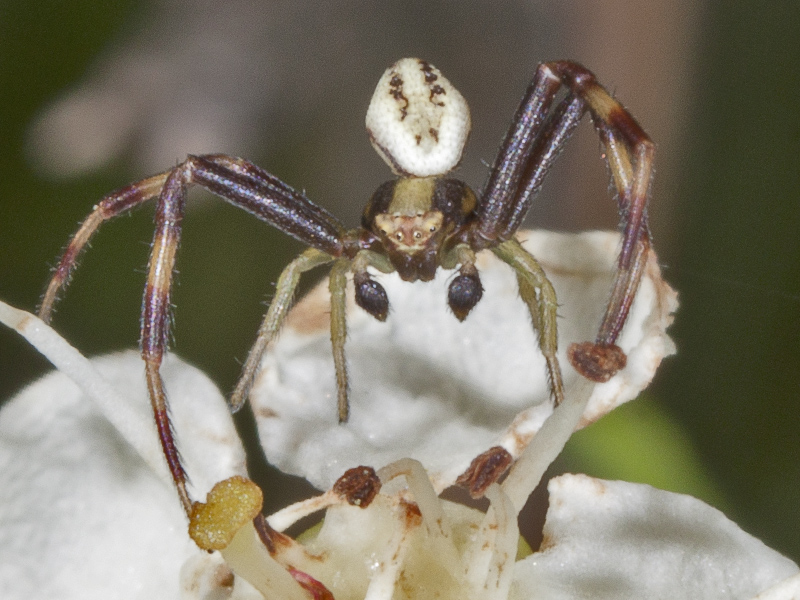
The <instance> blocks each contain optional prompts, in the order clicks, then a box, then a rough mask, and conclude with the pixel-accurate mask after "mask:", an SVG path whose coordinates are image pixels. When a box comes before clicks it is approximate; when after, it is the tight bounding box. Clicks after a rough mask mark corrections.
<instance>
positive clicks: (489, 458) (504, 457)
mask: <svg viewBox="0 0 800 600" xmlns="http://www.w3.org/2000/svg"><path fill="white" fill-rule="evenodd" d="M513 461H514V459H513V458H512V456H511V454H510V453H509V452H508V450H506V449H505V448H503V447H502V446H493V447H492V448H489V449H488V450H487V451H486V452H484V453H482V454H480V455H478V456H476V457H475V458H474V459H473V461H472V462H471V463H470V465H469V467H468V468H467V470H466V471H464V472H463V473H462V474H461V475H459V477H458V479H456V483H457V484H458V485H460V486H462V487H464V488H466V489H467V491H468V492H469V495H470V496H472V497H473V498H481V497H483V495H484V494H485V493H486V490H487V489H489V486H490V485H492V484H493V483H495V482H496V481H497V480H499V479H500V478H501V477H502V476H503V473H505V472H506V471H507V470H508V467H510V466H511V463H512V462H513Z"/></svg>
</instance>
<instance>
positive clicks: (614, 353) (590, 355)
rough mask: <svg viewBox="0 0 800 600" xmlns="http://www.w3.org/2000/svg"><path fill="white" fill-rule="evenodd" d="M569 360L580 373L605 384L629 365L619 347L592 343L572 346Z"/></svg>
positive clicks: (569, 350)
mask: <svg viewBox="0 0 800 600" xmlns="http://www.w3.org/2000/svg"><path fill="white" fill-rule="evenodd" d="M567 358H568V359H569V362H570V364H571V365H572V366H573V367H574V368H575V370H576V371H577V372H578V373H580V374H581V375H583V376H584V377H586V379H589V380H590V381H595V382H597V383H605V382H606V381H608V380H609V379H611V378H612V377H613V376H614V375H616V374H617V372H619V371H620V370H621V369H624V368H625V365H626V364H627V363H628V357H627V356H625V353H624V352H623V351H622V348H620V347H619V346H617V345H615V344H608V345H604V344H594V343H592V342H581V343H579V344H570V346H569V349H568V350H567Z"/></svg>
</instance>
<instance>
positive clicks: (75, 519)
mask: <svg viewBox="0 0 800 600" xmlns="http://www.w3.org/2000/svg"><path fill="white" fill-rule="evenodd" d="M91 362H92V366H93V367H94V369H96V371H97V372H98V373H99V375H100V376H102V378H104V379H105V381H106V384H107V385H110V386H111V387H112V388H113V389H115V390H116V391H117V393H118V394H119V395H120V396H122V397H126V398H128V399H129V400H130V403H131V408H132V409H133V411H134V413H137V412H138V413H141V415H142V416H143V417H144V416H145V415H149V413H150V405H149V401H148V399H147V393H146V390H145V384H144V376H143V367H142V361H141V358H140V357H139V356H138V354H137V353H135V352H126V353H121V354H116V355H111V356H108V357H104V358H98V359H94V360H93V361H91ZM163 374H164V377H165V380H166V385H167V390H168V393H169V395H170V400H171V408H172V414H173V417H174V424H175V430H176V432H177V437H178V440H179V446H180V448H181V449H182V452H183V456H184V458H185V460H186V465H187V468H188V471H189V473H190V475H191V477H192V478H193V480H194V482H195V484H196V488H199V489H200V490H201V492H202V491H204V488H205V487H206V486H208V485H210V483H213V482H214V481H216V480H217V479H219V478H221V477H223V476H227V475H226V474H234V473H241V472H243V471H244V454H243V451H242V448H241V445H240V443H239V440H238V437H237V436H236V432H235V429H234V428H233V424H232V422H231V420H230V416H229V415H228V414H227V410H226V408H225V402H224V399H223V398H222V396H221V394H220V393H219V391H218V390H217V389H216V387H215V386H214V385H213V384H212V383H211V382H210V381H209V380H208V378H206V377H205V375H203V374H202V373H201V372H199V371H198V370H197V369H195V368H193V367H190V366H188V365H186V364H185V363H182V362H181V361H180V360H178V359H177V358H174V357H170V358H168V359H167V360H166V362H165V365H164V368H163ZM146 422H147V424H148V425H147V426H148V427H149V428H150V429H151V430H152V429H154V426H153V424H152V418H151V417H149V416H148V418H147V420H146ZM151 435H152V437H151V439H152V440H153V442H154V443H156V444H157V438H156V436H155V435H154V432H151ZM186 527H187V525H186V518H185V516H184V514H183V511H182V510H181V507H180V504H179V502H178V499H177V495H176V492H175V490H174V489H173V488H172V485H171V484H169V483H166V482H164V481H163V480H162V479H161V478H160V477H159V476H158V475H157V474H156V473H155V472H154V471H153V469H152V468H151V467H149V466H148V465H147V463H146V462H145V461H144V460H142V458H141V457H140V455H139V454H138V453H137V452H136V451H135V450H134V449H133V447H132V446H130V445H129V444H128V443H127V442H126V441H125V439H124V438H123V437H122V436H121V435H120V434H119V432H118V431H117V430H116V429H115V428H114V426H112V425H111V423H110V422H109V421H108V420H107V419H106V418H105V417H104V416H103V414H102V413H101V412H100V410H99V409H98V407H97V405H96V404H95V402H94V401H93V399H92V398H90V397H87V395H86V394H85V393H84V392H83V391H82V390H81V388H79V387H78V385H76V384H75V383H74V382H73V381H72V380H70V379H69V378H68V377H67V376H66V375H64V374H63V373H60V372H55V373H51V374H50V375H47V376H46V377H44V378H42V379H41V380H39V381H38V382H36V383H34V384H32V385H31V386H29V387H28V388H26V389H25V390H23V391H22V392H21V393H20V394H19V395H18V396H17V397H16V398H14V399H12V400H11V401H10V402H9V403H8V404H7V405H6V406H5V407H4V408H3V410H2V411H1V412H0V590H3V593H2V597H3V599H4V600H6V599H9V600H14V599H17V598H19V599H23V598H25V599H28V598H60V599H70V598H75V599H78V598H80V599H87V598H98V599H99V598H104V599H105V598H143V599H144V598H148V599H150V598H177V597H178V596H179V571H180V569H181V565H182V564H183V562H184V561H185V560H187V559H188V558H189V557H191V556H195V555H196V554H197V553H199V550H198V549H197V548H196V547H195V546H194V544H193V542H192V541H191V540H190V539H189V537H188V535H187V531H186Z"/></svg>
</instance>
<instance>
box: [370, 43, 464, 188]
mask: <svg viewBox="0 0 800 600" xmlns="http://www.w3.org/2000/svg"><path fill="white" fill-rule="evenodd" d="M469 130H470V118H469V107H468V106H467V102H466V100H464V97H463V96H462V95H461V94H460V93H459V92H458V90H457V89H456V88H455V87H453V84H451V83H450V82H449V81H448V80H447V79H445V78H444V76H443V75H442V74H441V72H440V71H439V69H437V68H436V67H434V66H433V65H431V64H430V63H428V62H425V61H424V60H420V59H418V58H404V59H402V60H399V61H397V62H396V63H395V64H393V65H392V66H391V67H389V68H388V69H387V70H386V72H385V73H384V74H383V77H381V79H380V81H379V82H378V87H377V88H376V89H375V94H374V95H373V96H372V101H371V102H370V104H369V108H368V109H367V133H368V134H369V138H370V141H371V142H372V145H373V146H374V147H375V150H376V151H377V152H378V154H380V155H381V157H382V158H383V159H384V160H385V161H386V163H387V164H388V165H389V167H391V169H392V171H394V173H396V174H397V175H406V176H409V175H410V176H414V177H429V176H432V175H444V174H445V173H447V172H448V171H450V170H451V169H453V167H455V166H456V165H457V164H458V162H459V161H460V160H461V153H462V151H463V150H464V144H465V143H466V141H467V136H468V135H469Z"/></svg>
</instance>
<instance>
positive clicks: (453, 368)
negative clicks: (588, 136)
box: [251, 232, 676, 490]
mask: <svg viewBox="0 0 800 600" xmlns="http://www.w3.org/2000/svg"><path fill="white" fill-rule="evenodd" d="M520 237H522V238H524V244H525V246H526V247H527V248H528V249H529V250H531V252H532V253H533V254H534V256H536V257H537V258H538V260H539V261H540V262H541V263H542V265H543V266H544V268H545V270H546V271H548V273H549V276H550V277H551V279H552V281H553V284H554V286H555V288H556V292H557V293H558V298H559V304H560V308H559V315H560V316H561V318H560V319H559V327H560V330H559V339H560V343H559V348H560V354H559V358H560V360H561V366H562V370H563V371H564V379H565V382H566V384H567V387H568V390H569V388H570V387H571V386H572V385H574V384H575V383H576V382H577V381H578V377H579V376H578V375H577V373H575V372H574V371H573V369H572V368H571V367H570V366H569V364H568V362H567V360H566V356H565V352H566V348H567V347H568V345H569V343H570V342H577V341H585V340H592V339H594V337H595V335H596V332H597V327H598V326H599V323H600V319H601V317H602V314H603V311H604V310H605V304H606V301H607V299H608V294H609V289H610V286H611V278H612V276H613V273H614V269H615V264H616V254H617V250H618V246H619V236H618V235H617V234H615V233H606V232H593V233H588V234H582V235H566V234H555V233H547V232H524V233H522V234H521V236H520ZM479 258H480V261H479V265H478V266H479V269H480V272H481V277H482V280H483V285H484V288H485V293H484V296H483V300H481V302H480V303H479V304H478V306H477V307H476V308H475V309H474V310H473V312H472V313H471V314H470V315H469V317H468V318H467V320H466V321H465V322H464V323H459V322H458V321H457V320H456V319H455V318H454V317H453V315H452V314H450V312H449V309H448V308H447V285H448V279H449V277H450V276H451V274H452V273H448V272H441V271H440V273H439V275H438V276H437V278H436V280H435V281H433V282H429V283H413V284H412V283H407V282H402V281H400V280H399V278H398V277H397V276H395V275H392V276H377V279H379V280H380V281H381V283H382V284H383V285H384V286H385V287H386V290H387V293H388V295H389V300H390V303H391V311H390V315H389V318H388V319H387V321H386V322H385V323H379V322H378V321H376V320H375V319H373V318H372V317H370V316H369V315H368V314H366V313H365V312H364V311H362V310H361V309H358V308H357V307H355V305H354V304H353V303H352V301H351V303H350V304H351V306H350V308H349V310H348V339H347V345H346V352H347V356H348V361H349V367H350V370H349V374H350V386H351V394H350V399H351V410H350V421H349V422H348V423H346V424H344V425H339V424H338V422H337V413H336V387H335V377H334V371H333V361H332V359H331V350H330V341H329V339H330V334H329V331H328V323H329V321H328V313H329V294H328V292H327V287H326V284H321V285H320V287H318V288H317V289H316V290H315V291H313V292H312V293H311V294H310V295H309V296H308V297H307V298H305V299H304V300H303V301H301V302H300V303H299V304H298V306H297V307H296V308H295V309H294V311H293V312H292V313H291V315H290V317H289V320H288V322H287V326H286V327H285V329H284V331H283V333H282V335H281V337H280V339H279V340H278V342H277V343H276V345H275V346H274V348H273V349H272V351H271V352H270V353H269V354H268V356H267V357H266V358H265V361H264V363H263V366H262V371H261V373H260V375H259V377H258V379H257V382H256V385H255V387H254V389H253V392H252V393H251V402H252V405H253V408H254V412H255V414H256V419H257V422H258V428H259V434H260V436H261V440H262V445H263V446H264V448H265V450H266V453H267V457H268V458H269V460H270V462H271V463H272V464H275V465H276V466H278V467H279V468H281V469H282V470H284V471H286V472H289V473H294V474H298V475H302V476H304V477H306V478H307V479H308V480H309V481H310V482H311V483H313V484H314V485H316V486H318V487H319V488H320V489H327V488H329V487H330V486H331V485H332V484H333V482H334V481H335V480H336V478H338V477H339V476H340V475H341V474H342V473H343V472H344V471H345V470H346V469H348V468H350V467H354V466H358V465H370V466H373V467H375V468H376V469H377V468H380V467H382V466H384V465H386V464H388V463H391V462H394V461H395V460H399V459H400V458H403V457H411V458H415V459H417V460H419V461H421V462H422V463H423V464H424V465H425V467H426V469H427V470H428V472H429V474H430V476H431V479H432V480H433V482H434V487H435V488H436V489H438V490H441V489H443V488H445V487H447V486H448V485H450V484H452V483H453V481H454V480H455V478H456V477H457V476H458V475H459V474H460V473H462V472H463V471H464V470H465V469H466V468H467V466H468V465H469V463H470V461H471V460H472V458H474V457H475V456H477V455H478V454H480V453H481V452H483V451H485V450H487V449H488V448H490V447H492V446H494V445H498V444H501V445H503V446H504V447H505V448H506V449H507V450H509V452H511V454H512V455H514V456H518V455H519V454H520V453H521V451H522V450H523V449H524V448H525V446H526V445H527V443H528V442H529V441H530V439H531V438H532V436H533V434H534V433H535V432H536V431H537V430H538V429H539V427H541V424H542V423H543V422H544V420H545V419H546V418H547V417H548V416H549V415H550V414H551V412H552V406H551V402H550V394H549V388H548V386H547V381H546V377H545V367H544V360H543V358H542V356H541V354H540V353H539V350H538V346H537V343H536V340H535V337H534V334H533V331H532V328H531V324H530V317H529V315H528V313H527V309H526V307H525V306H524V305H523V303H522V301H521V300H520V299H519V295H518V292H517V284H516V280H515V277H514V275H513V273H512V272H511V269H510V268H509V267H507V266H506V265H505V264H503V263H501V262H500V261H499V260H497V259H495V258H494V257H493V255H491V254H490V253H488V252H484V253H482V254H481V255H480V256H479ZM675 306H676V300H675V293H674V292H673V291H672V290H671V289H670V288H669V286H667V285H666V283H664V282H663V280H661V279H660V273H659V269H658V264H657V261H656V259H655V256H651V258H650V261H649V262H648V265H647V268H646V273H645V278H644V280H643V281H642V284H641V286H640V290H639V293H638V296H637V299H636V301H635V303H634V306H633V309H632V311H631V316H630V319H629V322H628V325H627V326H626V328H625V330H624V331H623V334H622V336H621V339H620V345H621V346H622V348H623V350H625V351H626V352H627V353H628V366H627V367H626V368H625V369H624V370H623V371H621V372H620V373H619V374H618V375H617V376H616V377H614V378H612V379H611V380H610V381H608V382H607V383H605V384H602V385H597V386H595V387H594V390H593V395H592V397H591V399H590V401H589V406H588V408H587V411H586V413H584V418H583V424H586V423H588V422H590V421H592V420H594V419H597V418H598V417H599V416H601V415H602V414H604V413H605V412H607V411H609V410H611V408H613V407H614V406H616V405H618V404H620V403H622V402H625V401H627V400H630V399H631V398H634V397H635V396H636V395H637V394H638V393H639V391H640V390H641V389H642V388H643V387H645V386H646V385H647V384H648V383H649V381H650V380H651V378H652V377H653V374H654V373H655V369H656V368H657V367H658V365H659V364H660V361H661V359H662V358H663V357H664V356H666V355H669V354H671V353H672V352H674V347H673V345H672V342H671V341H670V340H669V338H668V337H667V335H666V333H665V329H666V327H667V326H668V325H669V323H670V322H671V320H672V317H671V314H672V312H673V311H674V309H675Z"/></svg>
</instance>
